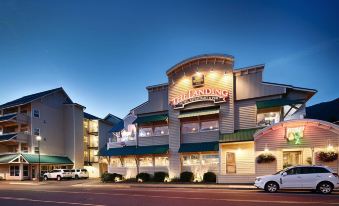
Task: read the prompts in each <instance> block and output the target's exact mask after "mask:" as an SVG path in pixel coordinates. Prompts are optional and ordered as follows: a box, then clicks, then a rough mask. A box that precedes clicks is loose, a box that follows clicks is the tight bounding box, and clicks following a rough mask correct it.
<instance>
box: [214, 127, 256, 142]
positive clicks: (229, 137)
mask: <svg viewBox="0 0 339 206" xmlns="http://www.w3.org/2000/svg"><path fill="white" fill-rule="evenodd" d="M260 129H262V128H252V129H242V130H236V131H234V133H230V134H220V137H219V141H220V142H244V141H253V140H254V137H253V135H254V133H255V132H256V131H258V130H260Z"/></svg>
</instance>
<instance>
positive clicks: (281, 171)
mask: <svg viewBox="0 0 339 206" xmlns="http://www.w3.org/2000/svg"><path fill="white" fill-rule="evenodd" d="M286 169H288V168H285V169H282V170H280V171H279V172H276V173H274V174H273V175H277V174H280V173H283V172H284V171H286Z"/></svg>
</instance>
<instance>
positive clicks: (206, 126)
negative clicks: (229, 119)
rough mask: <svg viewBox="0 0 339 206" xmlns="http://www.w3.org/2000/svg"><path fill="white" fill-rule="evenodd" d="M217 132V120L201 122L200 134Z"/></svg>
mask: <svg viewBox="0 0 339 206" xmlns="http://www.w3.org/2000/svg"><path fill="white" fill-rule="evenodd" d="M213 130H219V121H218V120H209V121H203V122H201V128H200V131H201V132H205V131H213Z"/></svg>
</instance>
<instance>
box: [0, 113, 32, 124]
mask: <svg viewBox="0 0 339 206" xmlns="http://www.w3.org/2000/svg"><path fill="white" fill-rule="evenodd" d="M5 122H15V123H17V124H28V123H29V116H28V115H27V114H25V113H12V114H5V115H2V116H0V123H5Z"/></svg>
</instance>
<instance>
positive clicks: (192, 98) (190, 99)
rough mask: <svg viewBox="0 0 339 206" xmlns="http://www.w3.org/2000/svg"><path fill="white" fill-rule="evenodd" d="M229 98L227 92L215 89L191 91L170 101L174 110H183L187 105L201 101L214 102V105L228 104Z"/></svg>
mask: <svg viewBox="0 0 339 206" xmlns="http://www.w3.org/2000/svg"><path fill="white" fill-rule="evenodd" d="M228 97H229V93H228V91H227V90H223V89H215V88H200V89H191V90H189V91H188V92H187V93H184V94H181V95H179V96H177V97H174V98H172V99H171V100H170V105H172V106H173V107H174V109H180V108H183V107H184V106H185V105H187V104H191V103H194V102H201V101H212V102H214V103H222V102H226V100H227V99H228Z"/></svg>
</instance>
